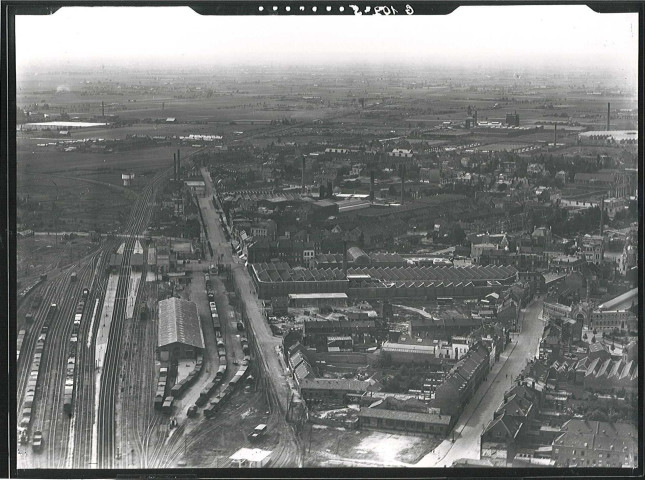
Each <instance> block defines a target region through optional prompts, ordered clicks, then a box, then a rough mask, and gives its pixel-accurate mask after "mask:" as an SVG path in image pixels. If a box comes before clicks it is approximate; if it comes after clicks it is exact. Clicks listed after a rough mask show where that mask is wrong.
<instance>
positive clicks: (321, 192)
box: [318, 183, 325, 200]
mask: <svg viewBox="0 0 645 480" xmlns="http://www.w3.org/2000/svg"><path fill="white" fill-rule="evenodd" d="M323 198H325V186H324V185H323V184H322V183H321V184H320V193H319V194H318V199H319V200H322V199H323Z"/></svg>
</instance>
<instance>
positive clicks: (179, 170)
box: [177, 149, 181, 182]
mask: <svg viewBox="0 0 645 480" xmlns="http://www.w3.org/2000/svg"><path fill="white" fill-rule="evenodd" d="M180 180H181V155H180V153H179V149H177V181H178V182H179V181H180Z"/></svg>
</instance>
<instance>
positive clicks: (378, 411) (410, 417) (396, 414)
mask: <svg viewBox="0 0 645 480" xmlns="http://www.w3.org/2000/svg"><path fill="white" fill-rule="evenodd" d="M358 416H359V417H363V418H383V419H387V420H400V421H404V422H420V423H432V424H440V425H450V415H437V414H434V413H417V412H401V411H398V410H385V409H382V408H361V410H360V411H359V412H358Z"/></svg>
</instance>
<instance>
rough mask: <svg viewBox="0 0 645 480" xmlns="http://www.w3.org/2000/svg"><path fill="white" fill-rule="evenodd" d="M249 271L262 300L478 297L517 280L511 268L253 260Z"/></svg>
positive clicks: (515, 272)
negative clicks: (338, 295)
mask: <svg viewBox="0 0 645 480" xmlns="http://www.w3.org/2000/svg"><path fill="white" fill-rule="evenodd" d="M249 270H250V272H251V276H252V278H253V282H254V284H255V287H256V289H257V292H258V295H259V297H260V298H262V299H270V298H275V297H286V296H288V295H289V294H294V293H336V292H338V293H346V294H347V296H348V297H350V298H364V299H369V298H406V297H425V298H428V299H433V300H434V299H437V298H443V297H452V298H479V297H482V296H485V295H486V294H488V293H491V292H494V291H498V290H501V289H503V288H505V287H506V286H508V285H511V284H513V283H514V282H515V281H516V280H517V275H518V272H517V270H516V269H515V268H514V267H512V266H506V265H503V266H502V265H500V266H492V265H491V266H485V267H483V266H469V267H452V266H441V267H419V266H414V265H410V266H404V267H377V268H375V267H355V268H348V269H347V273H345V271H344V270H343V269H342V268H292V267H290V266H289V265H288V264H287V263H285V262H271V263H254V264H250V265H249Z"/></svg>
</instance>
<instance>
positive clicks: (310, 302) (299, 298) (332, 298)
mask: <svg viewBox="0 0 645 480" xmlns="http://www.w3.org/2000/svg"><path fill="white" fill-rule="evenodd" d="M289 305H290V306H292V307H310V306H316V307H319V306H321V305H329V306H333V307H339V306H340V307H344V306H346V305H347V294H346V293H340V292H337V293H290V294H289Z"/></svg>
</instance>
